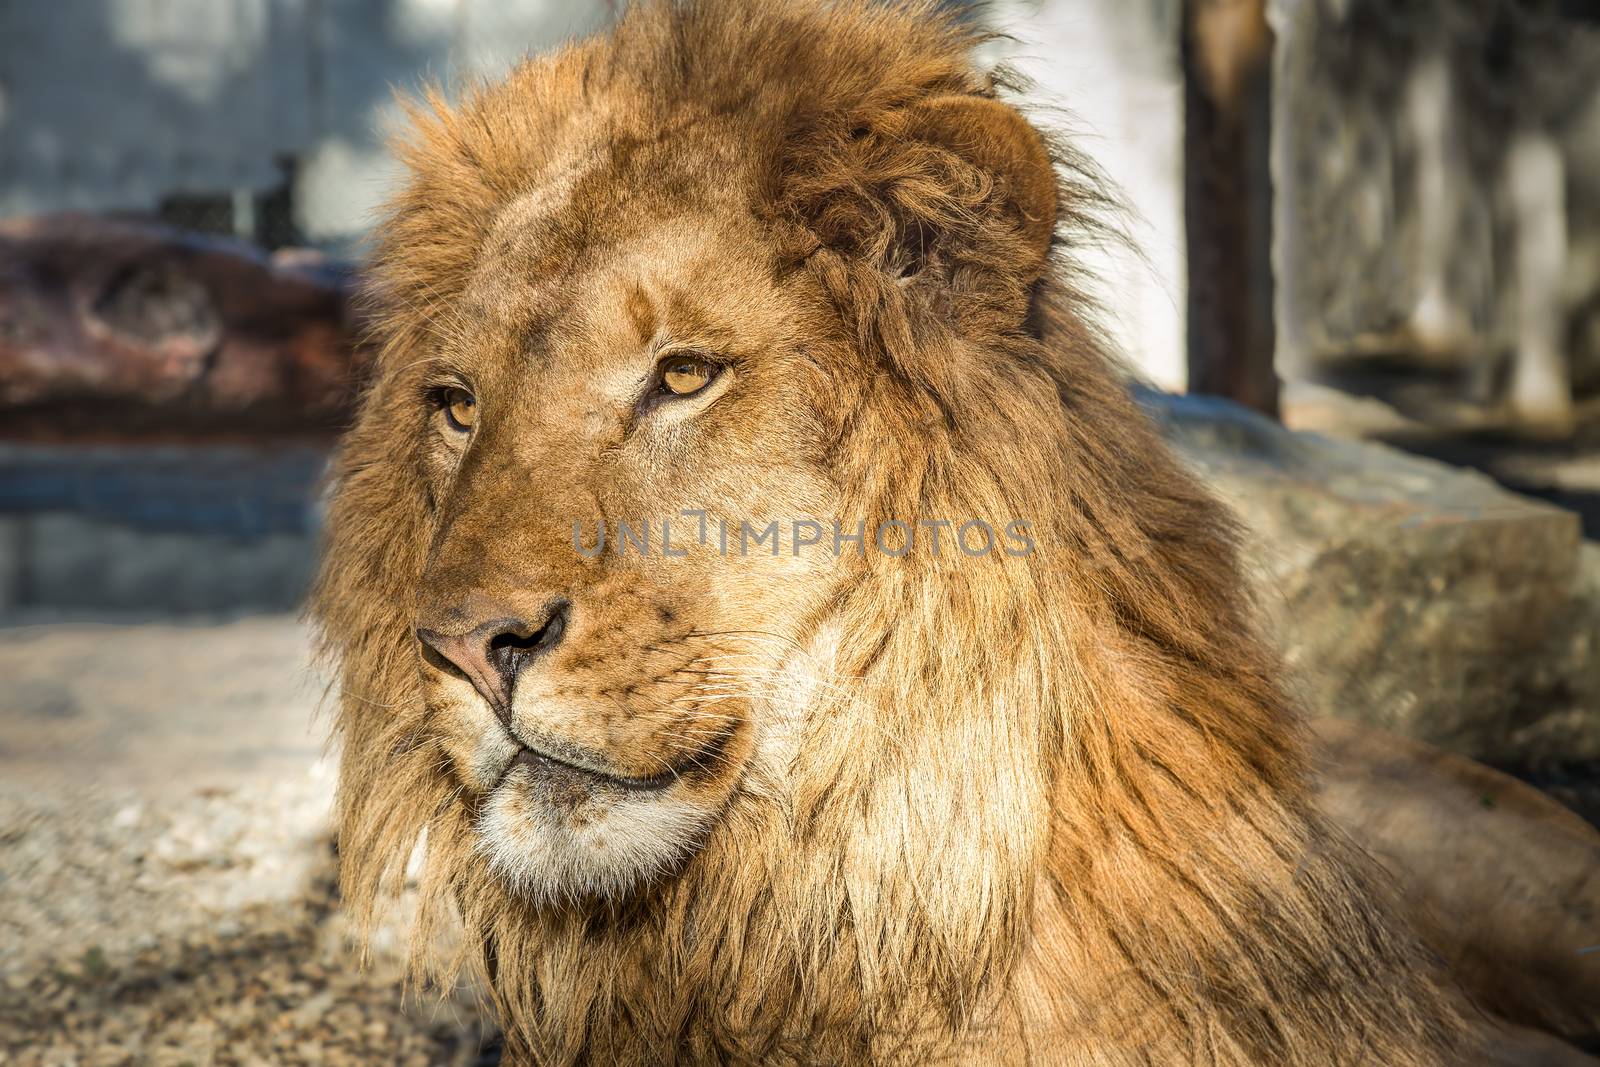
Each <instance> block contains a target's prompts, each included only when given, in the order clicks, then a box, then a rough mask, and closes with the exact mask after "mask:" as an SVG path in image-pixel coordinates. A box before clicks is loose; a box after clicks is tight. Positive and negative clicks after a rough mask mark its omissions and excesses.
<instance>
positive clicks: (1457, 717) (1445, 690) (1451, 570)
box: [1145, 394, 1600, 761]
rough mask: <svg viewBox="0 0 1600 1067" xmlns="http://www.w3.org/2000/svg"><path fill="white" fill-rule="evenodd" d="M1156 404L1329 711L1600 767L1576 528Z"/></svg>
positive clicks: (1432, 475)
mask: <svg viewBox="0 0 1600 1067" xmlns="http://www.w3.org/2000/svg"><path fill="white" fill-rule="evenodd" d="M1145 399H1146V402H1147V404H1148V406H1149V407H1150V408H1151V410H1152V412H1153V413H1154V414H1155V415H1156V416H1157V418H1158V419H1159V420H1160V422H1161V423H1162V425H1163V427H1164V430H1165V432H1166V435H1167V437H1168V439H1169V440H1170V441H1171V443H1172V444H1173V445H1174V446H1175V447H1176V448H1177V450H1178V451H1179V453H1180V454H1181V455H1182V456H1183V457H1184V458H1185V459H1186V460H1187V461H1188V462H1189V463H1190V464H1191V465H1192V466H1193V467H1194V468H1195V469H1196V470H1197V471H1198V472H1199V473H1200V474H1201V475H1202V476H1203V477H1204V478H1206V479H1207V481H1208V482H1210V484H1211V485H1212V486H1213V487H1214V488H1215V489H1216V490H1217V491H1218V492H1219V494H1220V495H1221V496H1222V497H1223V498H1224V499H1226V500H1227V502H1228V503H1229V504H1231V505H1232V506H1233V507H1234V508H1235V509H1236V511H1237V512H1238V513H1239V515H1240V517H1241V518H1242V519H1243V520H1244V522H1245V524H1246V526H1247V527H1248V529H1249V539H1248V541H1247V546H1248V548H1247V552H1248V562H1249V564H1250V566H1251V567H1252V569H1253V570H1254V571H1255V574H1256V577H1257V578H1258V579H1259V589H1260V600H1261V603H1262V607H1263V610H1264V612H1265V615H1266V618H1267V620H1268V625H1269V629H1270V631H1271V632H1272V633H1273V634H1274V635H1275V636H1276V637H1277V638H1278V639H1279V641H1280V642H1281V645H1282V648H1283V650H1284V652H1285V654H1286V656H1287V657H1288V660H1289V663H1290V666H1291V668H1292V669H1293V670H1294V671H1295V672H1296V675H1297V679H1298V682H1299V685H1300V688H1301V691H1302V693H1303V695H1304V698H1305V701H1306V703H1307V705H1308V706H1309V707H1310V709H1311V710H1312V711H1313V712H1315V713H1317V714H1325V715H1333V716H1337V717H1344V718H1354V719H1359V720H1362V721H1365V722H1369V723H1371V724H1373V725H1376V726H1381V727H1383V728H1385V729H1389V730H1392V731H1394V732H1397V733H1401V734H1406V735H1408V736H1411V737H1415V738H1418V739H1421V740H1424V741H1429V742H1432V743H1434V744H1438V745H1441V746H1443V747H1445V748H1448V749H1451V750H1453V751H1456V752H1461V753H1465V754H1467V755H1472V756H1478V757H1484V758H1489V759H1495V760H1500V761H1510V760H1516V759H1519V758H1537V757H1541V756H1546V755H1551V754H1560V755H1562V756H1564V757H1566V758H1580V757H1592V756H1595V755H1600V666H1597V665H1596V650H1595V642H1596V637H1595V634H1596V630H1595V624H1596V613H1597V611H1600V607H1597V605H1600V596H1597V590H1596V588H1595V583H1596V581H1597V580H1600V579H1597V572H1596V570H1595V568H1596V561H1595V557H1594V552H1593V550H1592V546H1591V547H1590V549H1588V550H1585V549H1584V542H1583V540H1582V536H1581V531H1580V524H1579V521H1578V518H1577V516H1575V515H1574V514H1572V513H1570V512H1567V511H1563V510H1561V509H1558V508H1555V507H1552V506H1549V505H1546V504H1543V503H1540V502H1537V501H1533V500H1529V499H1525V498H1523V497H1519V496H1516V495H1514V494H1512V493H1509V492H1507V491H1505V490H1504V489H1501V488H1500V487H1499V486H1498V485H1496V484H1495V483H1494V482H1493V481H1492V480H1490V479H1489V478H1487V477H1484V476H1482V475H1479V474H1476V473H1473V472H1469V471H1462V470H1458V469H1455V468H1451V467H1447V466H1445V465H1443V464H1440V463H1435V462H1432V461H1429V460H1424V459H1419V458H1416V457H1413V456H1409V455H1406V454H1404V453H1401V452H1398V451H1395V450H1393V449H1390V448H1386V447H1383V446H1380V445H1373V444H1368V443H1364V442H1357V441H1341V440H1335V439H1332V438H1327V437H1321V436H1318V435H1315V434H1304V433H1293V432H1291V431H1289V430H1286V429H1284V428H1283V427H1282V426H1280V425H1278V424H1277V423H1274V422H1271V421H1269V420H1267V419H1264V418H1261V417H1259V416H1255V415H1253V414H1251V413H1249V412H1246V411H1244V410H1243V409H1241V408H1238V407H1236V406H1234V405H1231V404H1227V403H1226V402H1223V401H1217V400H1213V399H1209V398H1202V397H1171V396H1165V395H1157V394H1149V395H1147V396H1146V398H1145Z"/></svg>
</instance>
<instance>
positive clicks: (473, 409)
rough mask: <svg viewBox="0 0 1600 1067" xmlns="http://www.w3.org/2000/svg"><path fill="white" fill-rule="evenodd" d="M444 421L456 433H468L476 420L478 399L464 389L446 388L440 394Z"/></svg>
mask: <svg viewBox="0 0 1600 1067" xmlns="http://www.w3.org/2000/svg"><path fill="white" fill-rule="evenodd" d="M439 400H440V403H439V406H440V408H441V409H442V410H443V411H444V421H445V422H446V423H448V424H449V425H450V428H451V429H452V430H455V431H456V432H457V433H470V432H471V431H472V425H473V423H475V422H477V421H478V401H477V399H476V398H475V397H474V396H473V395H472V394H471V393H469V392H467V391H466V390H465V389H446V390H445V391H444V392H443V393H441V394H440V398H439Z"/></svg>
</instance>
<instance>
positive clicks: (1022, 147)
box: [896, 96, 1056, 270]
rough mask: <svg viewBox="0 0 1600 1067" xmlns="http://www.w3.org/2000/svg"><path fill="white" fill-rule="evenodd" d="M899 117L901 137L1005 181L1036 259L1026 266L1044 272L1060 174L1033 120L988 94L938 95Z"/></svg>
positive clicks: (1009, 200) (1009, 199) (1003, 184)
mask: <svg viewBox="0 0 1600 1067" xmlns="http://www.w3.org/2000/svg"><path fill="white" fill-rule="evenodd" d="M897 117H898V119H899V122H898V123H896V125H897V126H898V127H899V129H898V130H897V131H896V132H898V133H899V134H900V136H902V137H904V138H906V139H908V140H917V141H923V142H926V143H929V144H934V145H937V146H939V147H941V148H944V149H946V150H948V151H950V152H951V153H953V154H954V155H956V156H958V157H960V158H961V159H963V160H965V161H966V162H968V163H970V164H971V165H972V166H974V167H976V168H977V169H978V170H980V171H982V172H984V173H986V174H987V175H989V176H990V177H991V178H994V179H995V180H997V181H998V182H999V183H1001V187H1002V189H1003V190H1004V193H1005V197H1006V201H1007V206H1008V208H1009V209H1010V210H1011V211H1012V212H1013V213H1014V214H1015V215H1016V216H1017V218H1018V220H1019V221H1020V222H1021V226H1022V235H1023V238H1024V240H1025V241H1026V243H1027V248H1028V251H1029V254H1030V255H1031V256H1032V257H1033V260H1034V262H1033V263H1030V264H1028V265H1027V266H1028V267H1031V268H1034V269H1036V270H1042V269H1043V267H1044V259H1045V255H1046V254H1047V253H1048V252H1049V250H1050V239H1051V238H1052V237H1053V236H1054V234H1055V226H1056V173H1055V167H1054V166H1053V164H1052V163H1051V161H1050V153H1049V151H1048V150H1047V149H1046V148H1045V144H1044V140H1043V138H1041V137H1040V136H1039V132H1038V131H1037V130H1035V129H1034V128H1033V126H1032V125H1030V124H1029V123H1028V120H1027V119H1024V118H1023V117H1022V116H1021V115H1020V114H1019V113H1018V112H1017V111H1016V109H1015V108H1013V107H1011V106H1010V105H1008V104H1005V103H1003V102H1001V101H999V100H995V99H993V98H991V97H986V96H940V97H935V98H933V99H931V100H924V101H922V102H920V103H917V104H914V105H911V106H910V107H907V108H906V109H904V110H903V111H902V112H900V114H899V116H897ZM1019 266H1020V264H1019Z"/></svg>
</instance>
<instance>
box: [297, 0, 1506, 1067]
mask: <svg viewBox="0 0 1600 1067" xmlns="http://www.w3.org/2000/svg"><path fill="white" fill-rule="evenodd" d="M979 43H980V37H979V35H978V33H977V31H975V30H974V29H972V28H971V27H970V26H968V25H966V24H964V23H962V22H960V21H958V20H955V19H952V18H951V17H949V16H948V15H946V14H944V13H942V9H940V8H938V7H937V6H936V5H934V4H932V3H920V2H911V0H907V2H895V3H873V2H869V0H839V2H836V3H830V4H826V5H819V4H811V3H805V2H802V0H774V2H771V3H763V4H760V5H753V4H744V3H739V2H737V0H683V2H656V3H651V4H646V5H643V6H639V7H635V8H632V9H630V10H629V11H628V13H627V14H626V15H625V16H624V17H623V18H622V19H621V21H620V23H619V24H618V25H616V26H615V27H614V28H613V29H612V30H611V31H610V32H609V33H607V34H606V35H603V36H600V37H596V38H594V39H590V40H586V41H582V42H578V43H574V44H572V45H570V46H568V47H566V48H564V49H563V50H561V51H558V52H556V53H554V54H552V55H548V56H545V57H543V58H539V59H535V60H531V61H529V62H526V63H525V64H523V65H522V66H520V67H518V68H517V69H516V70H514V71H513V72H512V73H511V74H510V75H509V77H507V78H506V79H505V80H504V81H503V82H500V83H497V84H491V85H485V86H479V87H476V88H474V89H472V90H471V91H470V92H469V93H468V94H467V95H466V97H465V99H463V100H462V101H461V102H460V103H459V104H456V105H450V104H447V103H446V102H445V101H444V100H443V99H442V97H441V96H440V94H438V93H431V94H429V95H428V96H427V97H426V98H425V99H424V100H423V101H422V102H420V103H417V104H414V105H413V106H412V107H411V110H410V124H411V127H412V133H411V134H410V135H409V138H408V139H407V140H406V141H404V142H403V144H402V149H401V150H402V155H403V158H404V161H405V163H406V165H407V167H408V168H409V179H408V182H407V183H406V185H405V186H404V188H403V190H402V191H401V192H400V193H399V195H398V197H397V198H396V199H395V201H394V202H393V204H392V206H391V208H390V211H389V214H388V215H387V217H386V220H385V221H384V222H383V224H382V226H381V228H380V229H379V231H378V234H377V238H376V248H375V254H374V262H373V265H372V278H373V282H372V293H373V301H374V307H375V309H376V315H375V318H376V325H375V330H376V331H377V334H378V338H379V339H380V341H381V351H380V354H379V356H378V357H377V367H376V370H375V373H374V377H373V380H372V382H371V384H370V387H369V389H368V392H367V394H366V396H365V399H364V401H363V404H362V407H361V411H360V414H359V417H358V419H357V421H356V424H355V425H354V427H353V428H352V429H351V431H350V432H349V434H348V436H347V438H346V439H345V440H344V442H343V443H342V445H341V447H340V450H339V452H338V454H337V458H336V460H335V467H334V490H333V493H332V497H331V503H330V506H329V512H328V518H327V533H326V539H327V542H326V549H325V561H324V564H323V568H322V571H321V576H320V579H319V583H318V587H317V589H316V591H315V596H314V612H315V615H316V617H317V619H318V621H319V624H320V627H321V629H322V634H323V640H324V643H325V647H326V651H327V653H328V655H329V656H331V657H332V659H333V660H334V662H335V663H336V664H337V668H338V679H339V688H340V698H339V710H338V719H337V732H338V735H339V738H340V741H341V744H342V750H341V756H340V761H341V762H340V778H339V791H338V800H337V817H338V827H339V838H338V845H339V855H340V866H341V879H342V886H343V893H344V895H345V899H346V902H347V905H348V906H349V907H350V908H351V909H352V910H353V911H354V912H355V913H356V914H357V915H361V916H365V917H367V918H368V919H369V920H370V917H371V916H372V915H373V914H374V912H375V910H376V909H377V908H378V907H379V905H380V904H381V902H382V901H384V900H386V899H389V898H390V897H392V895H393V894H394V893H395V892H397V891H398V889H399V887H400V886H401V884H402V883H403V882H404V880H405V879H406V878H407V877H408V875H407V871H408V867H409V868H410V869H412V871H413V876H414V877H415V878H416V879H417V880H418V883H419V886H420V889H419V901H418V904H417V918H416V926H415V929H414V938H415V941H416V944H417V945H418V946H421V947H419V950H418V951H419V954H421V955H423V956H427V948H426V947H427V946H429V945H431V944H433V943H434V942H435V941H436V940H438V938H437V936H436V935H438V934H439V933H440V932H441V931H442V930H444V929H446V928H447V927H456V926H457V924H458V928H459V930H460V932H461V934H462V936H461V937H460V938H459V941H460V944H461V945H462V946H463V948H462V950H461V951H460V952H458V953H453V954H447V955H446V956H445V957H444V958H442V959H438V960H433V961H432V962H431V964H430V965H431V966H433V967H434V968H435V969H436V971H435V973H436V974H437V975H439V976H442V977H444V978H446V979H448V978H451V977H454V976H457V975H459V974H461V973H462V969H464V968H465V969H468V970H470V972H471V973H472V974H474V975H476V976H477V977H478V978H479V980H481V981H482V983H483V984H484V988H485V989H486V990H487V991H488V994H489V996H490V997H492V1000H493V1002H494V1007H495V1009H496V1011H497V1012H498V1015H499V1017H500V1019H501V1022H502V1025H503V1027H504V1032H505V1040H506V1049H507V1055H508V1058H509V1059H510V1060H511V1061H513V1062H527V1063H540V1064H566V1063H577V1062H591V1063H627V1064H633V1063H641V1064H642V1063H673V1062H727V1063H734V1062H737V1063H773V1064H785V1063H787V1064H858V1063H859V1064H866V1063H910V1062H960V1063H971V1064H986V1065H987V1064H1020V1063H1049V1064H1066V1065H1091V1064H1093V1065H1112V1064H1134V1063H1162V1064H1165V1063H1178V1062H1209V1063H1226V1064H1243V1063H1271V1064H1287V1065H1296V1064H1307V1065H1309V1064H1318V1065H1321V1064H1330V1063H1356V1062H1374V1063H1384V1064H1445V1063H1460V1062H1469V1061H1470V1060H1471V1059H1472V1058H1473V1056H1474V1055H1476V1054H1477V1053H1478V1050H1477V1049H1476V1048H1475V1046H1474V1041H1475V1039H1474V1037H1473V1036H1472V1035H1473V1033H1474V1032H1475V1031H1474V1029H1473V1027H1472V1026H1471V1025H1469V1024H1468V1021H1467V1020H1466V1017H1465V1016H1464V1015H1463V1014H1462V1012H1463V1010H1464V1009H1463V1005H1464V1004H1465V1001H1464V999H1463V998H1462V996H1461V995H1460V994H1459V993H1458V992H1457V991H1456V990H1455V989H1454V988H1453V987H1452V984H1451V982H1450V981H1449V980H1448V978H1447V976H1444V975H1442V974H1441V973H1440V966H1439V960H1438V959H1437V957H1436V956H1435V955H1433V954H1432V953H1430V951H1429V950H1428V949H1427V948H1426V947H1425V946H1424V945H1423V944H1422V943H1421V941H1420V940H1419V938H1418V936H1417V934H1416V933H1415V932H1414V930H1413V925H1412V924H1411V923H1410V922H1409V921H1407V920H1406V919H1405V917H1404V916H1402V914H1401V913H1400V911H1399V906H1398V905H1397V903H1396V901H1395V899H1394V898H1395V894H1394V893H1393V891H1392V887H1391V886H1390V885H1389V883H1388V882H1387V880H1386V878H1385V876H1384V875H1383V874H1382V873H1381V871H1380V870H1379V869H1378V868H1377V867H1376V866H1375V865H1374V864H1373V863H1372V862H1371V861H1370V860H1369V859H1368V858H1367V857H1366V855H1365V854H1364V853H1363V852H1362V851H1361V850H1360V849H1359V848H1357V847H1356V846H1355V845H1353V844H1352V843H1351V842H1350V840H1349V839H1348V838H1347V837H1346V836H1345V835H1344V834H1343V833H1342V832H1341V831H1340V830H1338V829H1337V828H1335V827H1334V826H1333V825H1332V823H1331V822H1330V821H1329V819H1328V817H1327V816H1325V815H1324V814H1323V813H1322V812H1321V810H1320V809H1319V808H1318V806H1317V803H1316V801H1315V797H1314V795H1313V792H1312V774H1311V765H1310V757H1309V755H1308V748H1307V744H1306V741H1305V739H1304V733H1303V730H1302V727H1301V725H1300V720H1299V718H1298V716H1297V713H1296V711H1295V708H1294V705H1293V702H1292V700H1291V699H1290V698H1289V696H1288V695H1287V694H1286V691H1285V688H1284V686H1283V684H1282V682H1281V680H1280V676H1281V674H1282V669H1281V665H1280V664H1279V662H1278V660H1277V659H1276V658H1275V657H1274V655H1273V654H1272V653H1271V652H1270V651H1269V650H1268V646H1267V644H1266V643H1265V642H1264V641H1263V639H1262V638H1261V637H1260V636H1259V635H1258V634H1257V632H1256V631H1255V629H1254V624H1253V622H1252V612H1251V609H1250V607H1249V603H1248V598H1247V596H1246V594H1245V591H1244V583H1243V580H1242V578H1241V571H1240V564H1239V561H1238V558H1237V549H1236V543H1237V537H1236V530H1235V527H1234V524H1233V521H1232V520H1231V519H1230V518H1229V516H1228V514H1227V513H1226V512H1225V511H1224V510H1223V509H1222V508H1221V507H1220V505H1219V504H1217V503H1216V502H1215V501H1214V500H1213V499H1212V498H1211V497H1210V496H1209V495H1208V494H1207V493H1206V492H1205V491H1204V490H1203V489H1201V488H1200V486H1199V485H1198V484H1197V482H1196V480H1195V478H1194V477H1193V476H1192V475H1191V474H1190V473H1188V472H1187V471H1186V470H1184V469H1183V468H1182V467H1181V466H1180V465H1179V464H1178V462H1177V461H1176V460H1175V459H1174V458H1173V457H1172V456H1171V455H1170V454H1169V453H1168V451H1167V449H1166V448H1165V447H1164V446H1163V444H1162V443H1161V441H1160V439H1159V437H1158V436H1157V434H1156V433H1155V431H1154V430H1153V429H1152V427H1151V425H1150V423H1149V422H1148V420H1147V419H1146V417H1145V416H1144V415H1143V414H1141V412H1140V411H1139V410H1138V409H1137V408H1136V406H1135V404H1134V403H1133V401H1132V400H1131V399H1130V395H1129V392H1128V390H1127V388H1126V385H1125V382H1124V377H1123V375H1122V373H1121V372H1120V371H1119V370H1118V369H1117V366H1116V364H1115V362H1114V360H1113V359H1112V357H1111V354H1110V353H1109V352H1108V351H1107V350H1106V345H1105V343H1104V342H1103V341H1102V340H1101V338H1102V331H1101V329H1100V328H1099V327H1097V326H1096V324H1095V318H1094V310H1093V308H1092V306H1091V304H1090V302H1089V301H1088V299H1087V298H1086V297H1085V296H1084V295H1083V291H1082V287H1081V285H1080V284H1079V281H1080V279H1079V278H1078V277H1077V275H1076V274H1075V273H1074V271H1073V268H1072V254H1073V251H1074V248H1075V247H1079V246H1081V243H1082V242H1085V241H1089V240H1094V239H1098V235H1102V234H1103V232H1104V231H1103V229H1102V228H1100V227H1099V225H1098V224H1097V223H1096V221H1095V220H1096V218H1097V217H1099V214H1100V212H1101V211H1102V210H1103V208H1104V206H1105V203H1106V200H1105V197H1104V195H1103V194H1102V193H1101V192H1100V191H1099V188H1100V185H1099V183H1097V182H1096V181H1095V179H1094V177H1093V174H1092V171H1091V169H1090V168H1089V167H1088V165H1087V164H1086V163H1084V162H1083V161H1081V160H1080V159H1079V158H1078V157H1077V156H1075V155H1073V154H1072V152H1071V151H1070V150H1069V149H1068V148H1067V147H1065V146H1062V145H1052V144H1051V143H1050V142H1049V141H1047V139H1046V138H1045V137H1043V136H1042V135H1041V134H1040V133H1039V132H1038V130H1037V129H1036V128H1035V127H1034V126H1033V125H1032V124H1031V123H1030V122H1029V121H1028V120H1027V119H1025V118H1024V117H1023V115H1022V113H1021V112H1020V111H1019V110H1017V108H1016V107H1014V106H1013V105H1012V104H1010V103H1008V102H1007V101H1006V99H1004V97H1003V93H1004V92H1005V91H1007V86H1006V85H1005V84H1004V82H1003V80H1002V79H1001V77H1000V76H999V75H993V74H986V73H983V72H981V71H980V70H979V69H978V68H977V67H976V66H975V65H974V63H973V60H972V52H973V49H974V47H975V46H976V45H977V44H979ZM941 535H942V537H943V540H942V541H941V540H940V537H941ZM419 842H421V843H422V845H421V849H420V851H419V850H418V845H419ZM418 857H420V858H418Z"/></svg>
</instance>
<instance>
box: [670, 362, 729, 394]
mask: <svg viewBox="0 0 1600 1067" xmlns="http://www.w3.org/2000/svg"><path fill="white" fill-rule="evenodd" d="M719 369H720V368H718V367H717V366H716V365H715V364H712V363H708V362H706V361H705V360H703V359H701V358H699V357H698V356H668V357H667V358H666V359H664V360H662V361H661V364H660V374H661V388H662V389H663V390H664V391H665V392H667V393H669V394H671V395H672V396H692V395H693V394H695V393H698V392H699V391H700V390H702V389H704V388H705V387H706V386H708V385H710V384H711V383H712V381H713V380H714V379H715V378H716V376H717V371H718V370H719Z"/></svg>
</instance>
